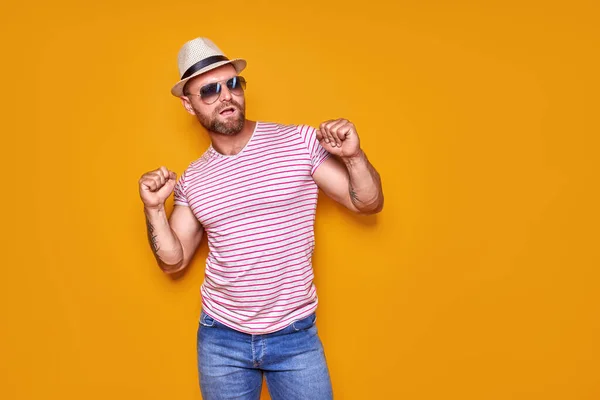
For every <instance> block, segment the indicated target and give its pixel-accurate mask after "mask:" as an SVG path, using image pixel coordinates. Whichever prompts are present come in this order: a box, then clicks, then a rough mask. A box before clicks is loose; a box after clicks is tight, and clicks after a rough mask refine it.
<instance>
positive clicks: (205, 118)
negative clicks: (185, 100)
mask: <svg viewBox="0 0 600 400" xmlns="http://www.w3.org/2000/svg"><path fill="white" fill-rule="evenodd" d="M192 107H193V109H194V111H195V112H196V118H197V119H198V122H200V124H201V125H202V126H203V127H204V128H206V129H207V130H208V131H210V132H214V133H219V134H221V135H227V136H233V135H237V134H238V133H240V132H241V131H242V129H243V128H244V122H245V121H246V113H245V112H244V107H242V105H241V104H240V103H238V102H237V101H235V100H233V99H232V100H231V101H229V102H227V103H224V104H222V106H221V107H219V108H216V109H215V110H214V111H213V112H212V114H210V115H207V114H203V113H202V112H200V110H198V109H196V107H194V106H193V105H192ZM228 107H233V108H235V109H236V110H237V112H238V114H237V117H236V118H226V119H225V120H222V119H220V118H219V117H220V116H221V114H220V112H221V111H223V110H224V109H225V108H228Z"/></svg>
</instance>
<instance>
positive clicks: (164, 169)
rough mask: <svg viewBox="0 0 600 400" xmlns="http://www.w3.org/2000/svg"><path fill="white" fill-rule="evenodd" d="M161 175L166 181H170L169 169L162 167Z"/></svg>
mask: <svg viewBox="0 0 600 400" xmlns="http://www.w3.org/2000/svg"><path fill="white" fill-rule="evenodd" d="M159 171H160V173H161V174H162V176H163V177H164V178H165V180H167V179H169V172H170V171H169V170H168V168H167V167H165V166H162V167H160V168H159Z"/></svg>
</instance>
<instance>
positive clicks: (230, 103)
mask: <svg viewBox="0 0 600 400" xmlns="http://www.w3.org/2000/svg"><path fill="white" fill-rule="evenodd" d="M229 107H235V108H237V109H238V110H239V111H241V110H242V105H241V104H240V103H238V102H237V101H235V100H231V101H229V102H227V103H223V106H222V107H219V108H218V109H216V110H215V112H216V113H217V114H218V113H220V112H221V111H223V110H224V109H226V108H229Z"/></svg>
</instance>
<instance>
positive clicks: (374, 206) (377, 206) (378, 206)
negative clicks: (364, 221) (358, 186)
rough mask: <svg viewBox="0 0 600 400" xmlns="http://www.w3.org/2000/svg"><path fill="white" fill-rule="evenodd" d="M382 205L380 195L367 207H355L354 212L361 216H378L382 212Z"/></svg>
mask: <svg viewBox="0 0 600 400" xmlns="http://www.w3.org/2000/svg"><path fill="white" fill-rule="evenodd" d="M383 203H384V201H383V195H382V196H381V197H380V198H379V199H378V200H377V201H376V202H373V203H370V204H369V205H363V206H362V207H356V211H357V212H358V213H359V214H363V215H374V214H378V213H380V212H381V211H382V210H383ZM355 206H356V205H355Z"/></svg>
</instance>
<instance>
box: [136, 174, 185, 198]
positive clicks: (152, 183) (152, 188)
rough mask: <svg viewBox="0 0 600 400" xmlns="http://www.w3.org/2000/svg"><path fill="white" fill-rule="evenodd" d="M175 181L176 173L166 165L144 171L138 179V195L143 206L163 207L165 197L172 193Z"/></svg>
mask: <svg viewBox="0 0 600 400" xmlns="http://www.w3.org/2000/svg"><path fill="white" fill-rule="evenodd" d="M176 183H177V174H175V172H173V171H169V170H168V169H167V168H166V167H160V168H159V169H157V170H154V171H150V172H146V173H145V174H144V175H142V177H141V178H140V180H139V185H140V197H141V198H142V201H143V202H144V207H146V208H160V207H163V206H164V204H165V201H166V200H167V198H168V197H169V196H170V195H171V193H173V189H174V188H175V184H176Z"/></svg>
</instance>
